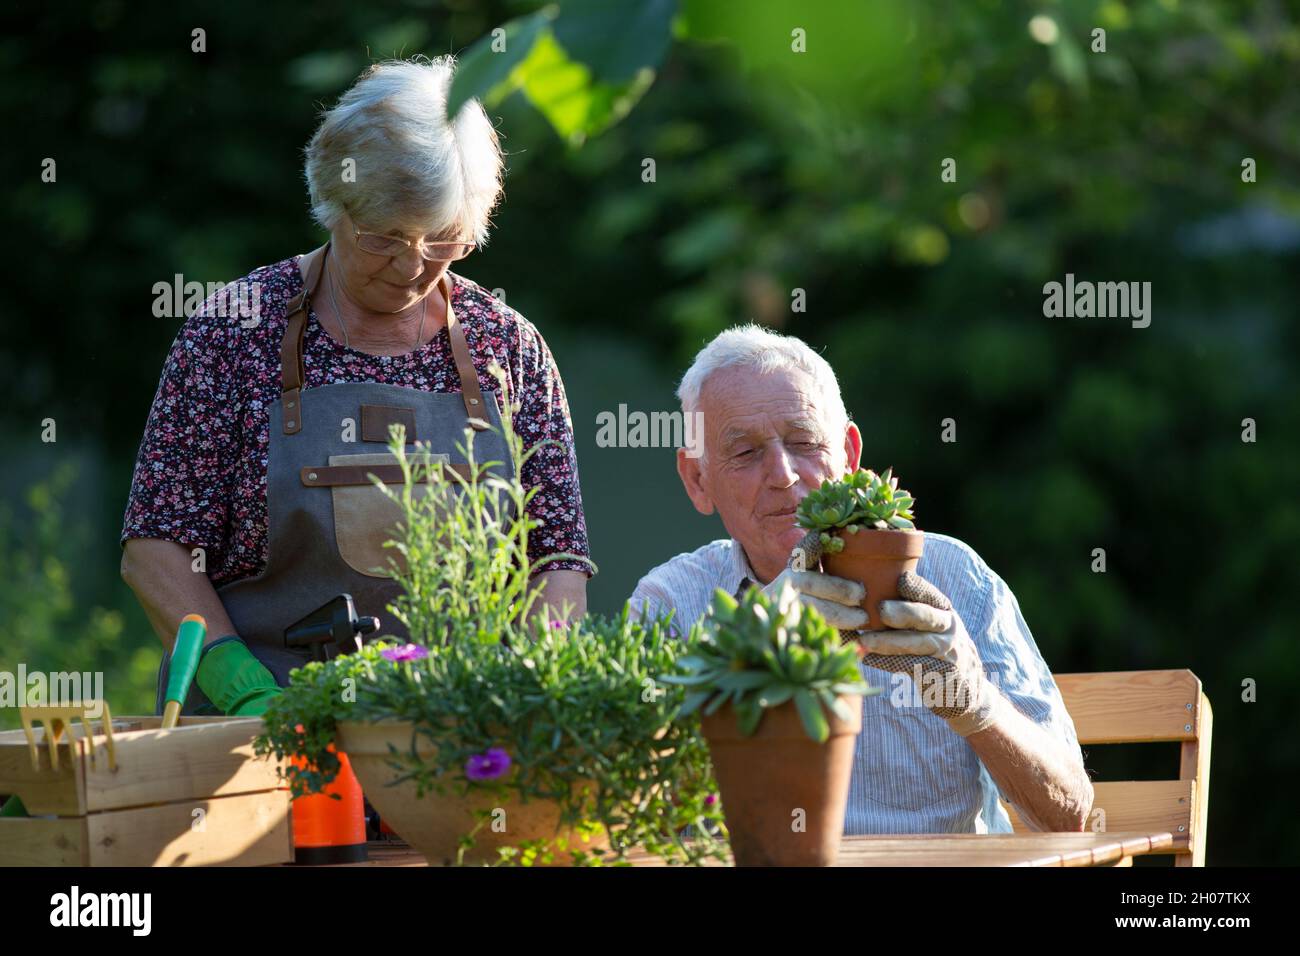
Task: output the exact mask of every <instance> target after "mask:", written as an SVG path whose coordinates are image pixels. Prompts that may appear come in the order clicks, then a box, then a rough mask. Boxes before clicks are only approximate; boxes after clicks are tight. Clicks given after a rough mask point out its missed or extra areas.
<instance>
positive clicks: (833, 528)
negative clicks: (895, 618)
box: [795, 468, 925, 630]
mask: <svg viewBox="0 0 1300 956" xmlns="http://www.w3.org/2000/svg"><path fill="white" fill-rule="evenodd" d="M892 471H893V469H892V468H886V469H885V470H884V472H883V473H882V474H879V475H877V474H876V473H875V472H874V471H872V470H871V469H869V468H865V469H859V470H858V471H855V472H853V473H852V474H849V475H846V476H845V477H844V478H841V479H839V480H838V481H823V482H822V484H821V487H820V488H818V489H816V490H815V491H812V492H810V493H809V494H807V495H806V496H804V499H803V501H801V502H799V507H798V509H797V511H796V519H795V520H796V521H797V522H798V524H799V526H800V527H801V528H807V529H808V530H810V531H815V532H819V533H820V534H819V543H820V546H821V547H820V550H821V564H822V568H823V569H824V570H825V571H826V573H827V574H833V575H835V576H836V577H841V578H848V579H850V580H853V581H860V582H862V584H863V586H864V587H865V588H866V589H867V594H866V597H865V598H864V599H863V602H862V608H863V610H865V611H866V612H867V616H868V618H869V619H870V620H869V624H868V626H869V627H870V628H871V629H872V630H878V629H880V628H882V627H884V626H885V625H884V623H883V622H882V621H881V620H880V602H881V601H882V600H887V599H894V598H897V597H898V578H899V575H901V574H902V573H903V572H904V571H915V570H916V565H917V562H918V561H919V560H920V558H921V552H922V550H923V548H924V544H925V535H924V534H923V533H922V532H920V531H917V530H916V525H915V524H913V523H912V521H913V515H912V505H913V504H914V502H915V499H914V498H913V497H912V496H911V494H910V493H909V492H907V491H904V490H901V489H899V487H898V478H897V477H895V476H893V474H892Z"/></svg>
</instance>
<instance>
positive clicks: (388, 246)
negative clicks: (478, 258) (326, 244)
mask: <svg viewBox="0 0 1300 956" xmlns="http://www.w3.org/2000/svg"><path fill="white" fill-rule="evenodd" d="M352 237H353V238H354V239H355V240H356V242H357V248H358V249H360V250H361V251H362V252H368V253H370V254H371V255H372V256H400V255H401V254H402V253H403V252H405V251H406V250H407V249H410V248H411V240H409V239H403V238H402V237H400V236H381V235H379V234H378V233H374V232H362V231H361V230H360V229H358V228H356V227H355V226H353V227H352ZM475 245H476V244H475V243H473V242H425V241H424V240H423V239H421V240H420V248H419V252H420V256H421V258H424V259H427V260H430V261H435V262H454V261H455V260H457V259H464V258H465V257H466V256H467V255H469V254H470V253H471V252H473V251H474V246H475Z"/></svg>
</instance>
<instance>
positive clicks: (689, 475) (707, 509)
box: [677, 448, 713, 515]
mask: <svg viewBox="0 0 1300 956" xmlns="http://www.w3.org/2000/svg"><path fill="white" fill-rule="evenodd" d="M677 474H678V476H679V477H680V478H681V479H682V486H683V487H684V488H685V489H686V494H687V496H689V497H690V499H691V504H693V505H695V510H696V511H698V512H699V513H700V514H702V515H711V514H713V499H712V498H710V497H709V493H708V492H707V491H705V490H704V485H703V483H702V482H701V480H700V479H701V477H702V475H701V472H700V459H699V458H692V457H691V456H689V455H687V454H686V449H685V448H679V449H677Z"/></svg>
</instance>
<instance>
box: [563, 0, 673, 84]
mask: <svg viewBox="0 0 1300 956" xmlns="http://www.w3.org/2000/svg"><path fill="white" fill-rule="evenodd" d="M676 11H677V2H676V0H638V2H636V3H630V4H629V3H611V2H610V0H564V6H563V9H562V10H561V12H560V15H559V17H557V18H556V20H555V24H554V26H553V27H552V29H553V30H554V32H555V39H556V40H557V41H559V44H560V46H562V47H564V49H565V52H567V53H568V54H569V56H570V57H571V58H572V59H574V60H576V61H578V62H579V63H582V64H583V65H584V66H586V67H587V68H588V69H590V70H591V72H592V75H593V76H595V78H596V79H597V80H598V81H600V82H602V83H609V84H619V83H626V82H628V81H629V80H631V79H633V78H634V77H635V76H636V75H637V73H639V72H640V71H641V70H643V69H646V68H647V67H648V68H650V69H657V68H658V66H659V64H660V63H662V62H663V58H664V54H665V53H667V52H668V46H669V44H670V43H671V42H672V20H673V15H674V14H675V13H676Z"/></svg>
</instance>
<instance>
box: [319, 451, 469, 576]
mask: <svg viewBox="0 0 1300 956" xmlns="http://www.w3.org/2000/svg"><path fill="white" fill-rule="evenodd" d="M429 461H430V463H433V462H438V461H441V462H443V463H446V462H448V461H449V457H448V456H447V455H429ZM329 463H330V465H331V466H335V465H344V466H346V465H396V464H397V459H396V458H395V457H394V456H392V455H385V454H369V455H330V459H329ZM399 487H400V485H399V486H395V485H394V484H392V483H390V484H389V490H390V491H397V489H398V488H399ZM330 494H331V495H332V496H333V504H334V542H335V544H336V545H337V547H338V549H339V557H340V558H342V559H343V562H344V563H345V564H346V565H347V566H348V567H350V568H351V569H352V570H353V571H356V572H357V573H358V574H364V575H366V576H367V577H371V578H387V577H391V576H392V574H391V563H392V562H394V561H395V562H397V563H398V565H399V566H400V565H401V562H402V560H403V559H402V555H401V553H400V552H399V551H397V550H396V549H395V548H385V547H384V542H385V541H388V540H390V539H393V538H396V537H397V531H398V525H399V524H400V523H401V521H402V518H403V513H402V506H401V504H399V503H398V502H396V501H391V500H389V498H388V496H387V495H385V494H384V492H383V491H381V490H380V489H379V488H377V487H375V485H374V483H373V482H370V483H367V484H364V485H334V486H332V487H331V488H330ZM413 494H414V495H416V496H421V495H425V494H428V485H427V484H426V483H425V482H421V483H420V486H419V487H418V488H416V489H415V490H414V492H413Z"/></svg>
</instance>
